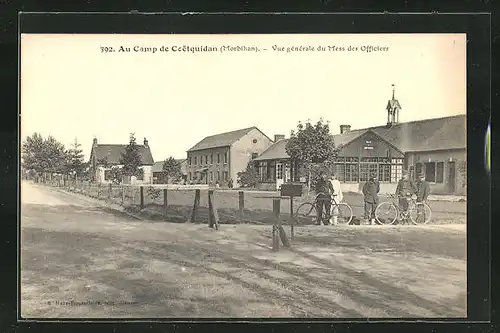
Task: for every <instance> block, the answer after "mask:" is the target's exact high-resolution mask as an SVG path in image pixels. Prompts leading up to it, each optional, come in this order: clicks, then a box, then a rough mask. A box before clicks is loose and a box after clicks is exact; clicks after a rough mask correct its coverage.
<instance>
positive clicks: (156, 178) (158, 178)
mask: <svg viewBox="0 0 500 333" xmlns="http://www.w3.org/2000/svg"><path fill="white" fill-rule="evenodd" d="M176 161H177V162H179V163H180V165H181V175H182V177H181V178H182V179H183V180H184V181H185V180H187V160H186V159H185V158H184V159H176ZM163 162H165V161H159V162H155V164H154V165H153V183H155V184H166V183H167V177H166V176H165V174H164V172H163Z"/></svg>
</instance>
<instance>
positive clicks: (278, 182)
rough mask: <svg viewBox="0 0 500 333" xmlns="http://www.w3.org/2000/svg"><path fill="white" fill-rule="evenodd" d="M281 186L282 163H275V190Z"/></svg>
mask: <svg viewBox="0 0 500 333" xmlns="http://www.w3.org/2000/svg"><path fill="white" fill-rule="evenodd" d="M282 184H283V163H276V189H277V190H279V189H280V188H281V185H282Z"/></svg>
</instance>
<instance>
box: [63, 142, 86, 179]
mask: <svg viewBox="0 0 500 333" xmlns="http://www.w3.org/2000/svg"><path fill="white" fill-rule="evenodd" d="M80 147H81V144H80V143H79V142H78V140H77V139H76V138H75V141H74V142H73V145H72V146H71V148H70V149H68V151H67V154H68V166H67V169H68V171H69V173H72V174H74V175H76V176H77V177H78V178H81V177H82V176H83V173H84V170H85V167H86V166H85V162H84V157H83V150H82V149H81V148H80Z"/></svg>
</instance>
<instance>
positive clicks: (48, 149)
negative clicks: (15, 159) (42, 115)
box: [22, 133, 68, 174]
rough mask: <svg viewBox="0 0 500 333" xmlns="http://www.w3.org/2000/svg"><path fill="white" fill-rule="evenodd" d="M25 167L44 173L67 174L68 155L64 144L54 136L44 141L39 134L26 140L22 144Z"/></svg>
mask: <svg viewBox="0 0 500 333" xmlns="http://www.w3.org/2000/svg"><path fill="white" fill-rule="evenodd" d="M22 158H23V167H24V168H26V169H28V170H35V171H36V172H37V173H38V174H42V173H60V174H66V173H67V165H68V154H67V153H66V149H65V148H64V144H62V143H61V142H59V141H57V140H56V139H55V138H54V137H53V136H49V137H48V138H46V139H44V138H43V137H42V136H41V135H40V134H39V133H34V134H33V135H32V136H29V137H27V138H26V140H25V141H24V142H23V144H22Z"/></svg>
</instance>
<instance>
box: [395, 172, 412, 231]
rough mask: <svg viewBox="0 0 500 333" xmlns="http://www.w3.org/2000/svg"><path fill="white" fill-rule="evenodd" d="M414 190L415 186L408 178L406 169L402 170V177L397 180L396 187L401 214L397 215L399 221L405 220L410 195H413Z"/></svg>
mask: <svg viewBox="0 0 500 333" xmlns="http://www.w3.org/2000/svg"><path fill="white" fill-rule="evenodd" d="M416 192H417V188H416V186H415V184H414V183H413V181H412V180H411V179H410V176H409V173H408V171H406V170H403V177H402V178H401V179H400V180H399V182H398V186H397V188H396V195H397V196H398V199H399V209H400V211H401V215H402V216H399V221H400V222H402V223H404V222H407V221H406V220H407V218H406V217H407V215H408V208H409V201H410V200H411V197H412V195H415V194H416Z"/></svg>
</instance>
